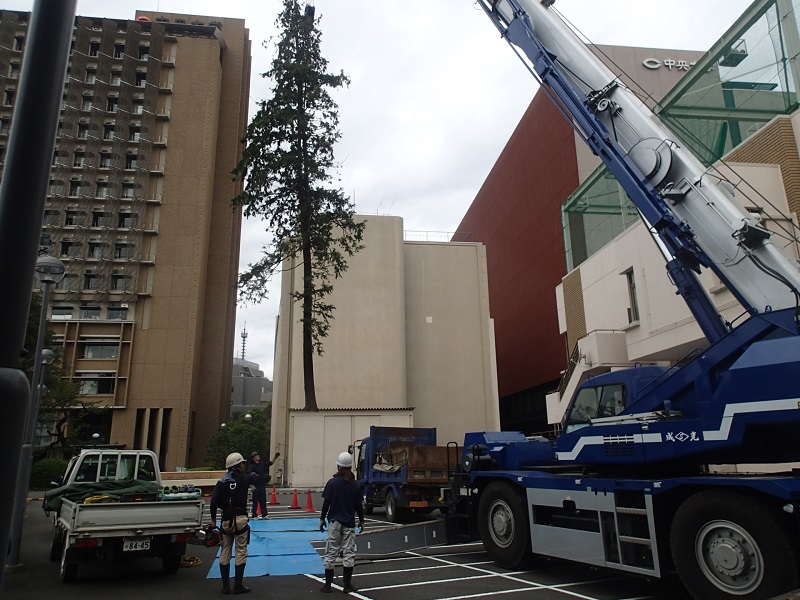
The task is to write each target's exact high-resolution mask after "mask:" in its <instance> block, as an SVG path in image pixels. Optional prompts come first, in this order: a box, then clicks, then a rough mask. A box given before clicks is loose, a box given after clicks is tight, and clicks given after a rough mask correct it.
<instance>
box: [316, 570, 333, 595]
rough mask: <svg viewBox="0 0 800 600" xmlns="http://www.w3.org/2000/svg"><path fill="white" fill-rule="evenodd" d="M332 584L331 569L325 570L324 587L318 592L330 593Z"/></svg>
mask: <svg viewBox="0 0 800 600" xmlns="http://www.w3.org/2000/svg"><path fill="white" fill-rule="evenodd" d="M332 583H333V569H325V585H323V586H322V587H321V588H319V591H320V592H324V593H326V594H330V593H331V591H332V590H331V584H332Z"/></svg>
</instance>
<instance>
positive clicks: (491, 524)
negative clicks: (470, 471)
mask: <svg viewBox="0 0 800 600" xmlns="http://www.w3.org/2000/svg"><path fill="white" fill-rule="evenodd" d="M478 530H479V531H480V534H481V540H483V546H484V548H486V552H487V553H488V554H489V556H490V557H491V558H492V560H493V561H494V562H495V564H497V565H498V566H500V567H503V568H505V569H518V568H520V567H525V566H528V565H529V564H530V563H531V562H532V559H533V552H532V550H531V535H530V525H529V523H528V511H527V509H526V503H525V494H524V491H523V490H522V489H521V488H517V487H516V486H514V485H512V484H510V483H508V482H505V481H493V482H492V483H490V484H489V485H488V486H486V489H485V490H484V492H483V494H481V500H480V503H479V504H478Z"/></svg>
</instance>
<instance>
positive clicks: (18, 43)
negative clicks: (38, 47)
mask: <svg viewBox="0 0 800 600" xmlns="http://www.w3.org/2000/svg"><path fill="white" fill-rule="evenodd" d="M23 48H25V36H24V35H22V34H17V35H16V36H14V50H16V51H17V52H22V50H23Z"/></svg>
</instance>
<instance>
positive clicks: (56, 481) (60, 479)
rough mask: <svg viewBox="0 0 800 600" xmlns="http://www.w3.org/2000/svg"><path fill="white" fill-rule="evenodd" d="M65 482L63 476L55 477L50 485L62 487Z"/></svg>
mask: <svg viewBox="0 0 800 600" xmlns="http://www.w3.org/2000/svg"><path fill="white" fill-rule="evenodd" d="M63 483H64V478H63V477H56V478H55V479H53V481H51V482H50V485H52V486H53V487H61V486H62V485H63Z"/></svg>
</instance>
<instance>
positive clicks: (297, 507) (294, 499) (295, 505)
mask: <svg viewBox="0 0 800 600" xmlns="http://www.w3.org/2000/svg"><path fill="white" fill-rule="evenodd" d="M289 508H293V509H298V510H299V509H300V504H299V503H298V502H297V488H295V490H294V498H292V505H291V506H290V507H289Z"/></svg>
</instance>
